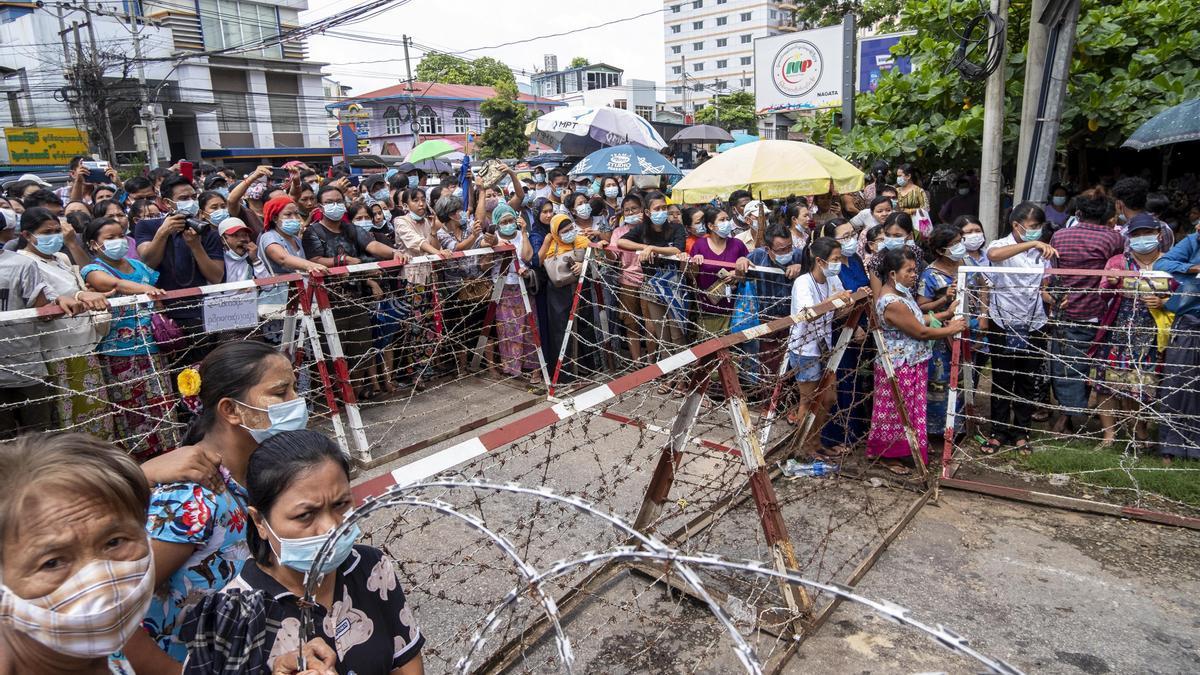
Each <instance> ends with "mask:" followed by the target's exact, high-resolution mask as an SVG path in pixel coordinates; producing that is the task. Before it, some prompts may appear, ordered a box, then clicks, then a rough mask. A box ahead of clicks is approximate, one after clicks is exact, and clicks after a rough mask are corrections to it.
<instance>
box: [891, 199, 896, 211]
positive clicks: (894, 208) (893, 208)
mask: <svg viewBox="0 0 1200 675" xmlns="http://www.w3.org/2000/svg"><path fill="white" fill-rule="evenodd" d="M892 210H893V211H895V210H896V200H895V198H893V199H892Z"/></svg>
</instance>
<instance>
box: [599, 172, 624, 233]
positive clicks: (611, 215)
mask: <svg viewBox="0 0 1200 675" xmlns="http://www.w3.org/2000/svg"><path fill="white" fill-rule="evenodd" d="M600 196H601V197H603V198H604V211H605V214H604V215H605V217H606V218H607V219H608V221H609V222H614V221H615V220H616V219H617V218H619V217H620V216H621V215H622V213H621V181H620V179H618V178H617V177H616V176H605V177H604V179H603V180H601V181H600Z"/></svg>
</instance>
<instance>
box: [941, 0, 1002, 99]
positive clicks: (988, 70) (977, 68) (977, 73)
mask: <svg viewBox="0 0 1200 675" xmlns="http://www.w3.org/2000/svg"><path fill="white" fill-rule="evenodd" d="M977 1H978V2H979V8H980V11H979V13H977V14H976V15H975V16H973V17H971V19H970V20H968V21H967V25H966V26H965V28H964V29H963V32H961V33H959V32H958V31H956V30H955V29H954V23H953V21H954V0H947V5H948V12H947V16H948V17H949V25H950V31H951V32H952V33H954V35H955V37H957V38H958V47H956V48H955V50H954V55H953V56H951V57H950V62H949V63H947V64H946V69H945V71H943V72H945V73H949V72H950V71H951V70H957V71H958V74H959V75H961V76H962V77H963V79H965V80H968V81H971V82H980V81H982V80H986V79H987V78H988V76H990V75H991V74H992V73H994V72H995V71H996V69H997V68H999V67H1000V64H1001V62H1003V60H1004V35H1005V23H1004V19H1001V18H1000V16H998V15H997V14H995V13H993V12H992V11H991V10H989V9H988V8H987V7H986V6H985V5H984V4H983V1H982V0H977ZM980 31H983V35H977V33H978V32H980ZM985 42H986V43H987V54H986V56H985V57H984V61H983V63H975V62H974V61H971V60H970V58H969V57H970V56H971V54H972V53H973V52H975V51H976V49H978V48H979V46H980V45H981V44H983V43H985Z"/></svg>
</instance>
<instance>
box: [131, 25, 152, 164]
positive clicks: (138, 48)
mask: <svg viewBox="0 0 1200 675" xmlns="http://www.w3.org/2000/svg"><path fill="white" fill-rule="evenodd" d="M126 14H127V16H128V17H129V33H130V34H131V35H132V36H133V56H134V58H135V59H137V78H138V118H139V119H140V120H141V123H142V126H144V127H145V128H146V154H147V157H146V160H147V161H146V168H148V169H154V168H157V167H158V115H157V114H156V113H155V111H154V108H153V107H152V106H151V105H150V100H149V98H148V97H147V95H146V69H145V66H143V65H142V32H141V29H140V28H138V25H137V20H136V19H135V18H134V15H133V3H132V2H130V3H128V4H126Z"/></svg>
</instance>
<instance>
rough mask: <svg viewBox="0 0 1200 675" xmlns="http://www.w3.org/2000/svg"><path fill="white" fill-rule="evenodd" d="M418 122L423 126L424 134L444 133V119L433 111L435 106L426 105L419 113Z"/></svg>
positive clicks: (422, 131)
mask: <svg viewBox="0 0 1200 675" xmlns="http://www.w3.org/2000/svg"><path fill="white" fill-rule="evenodd" d="M417 124H419V125H420V127H421V133H423V134H440V133H442V120H441V118H440V117H438V116H437V113H435V112H433V108H430V107H429V106H425V107H424V108H421V110H420V112H418V113H417Z"/></svg>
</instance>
